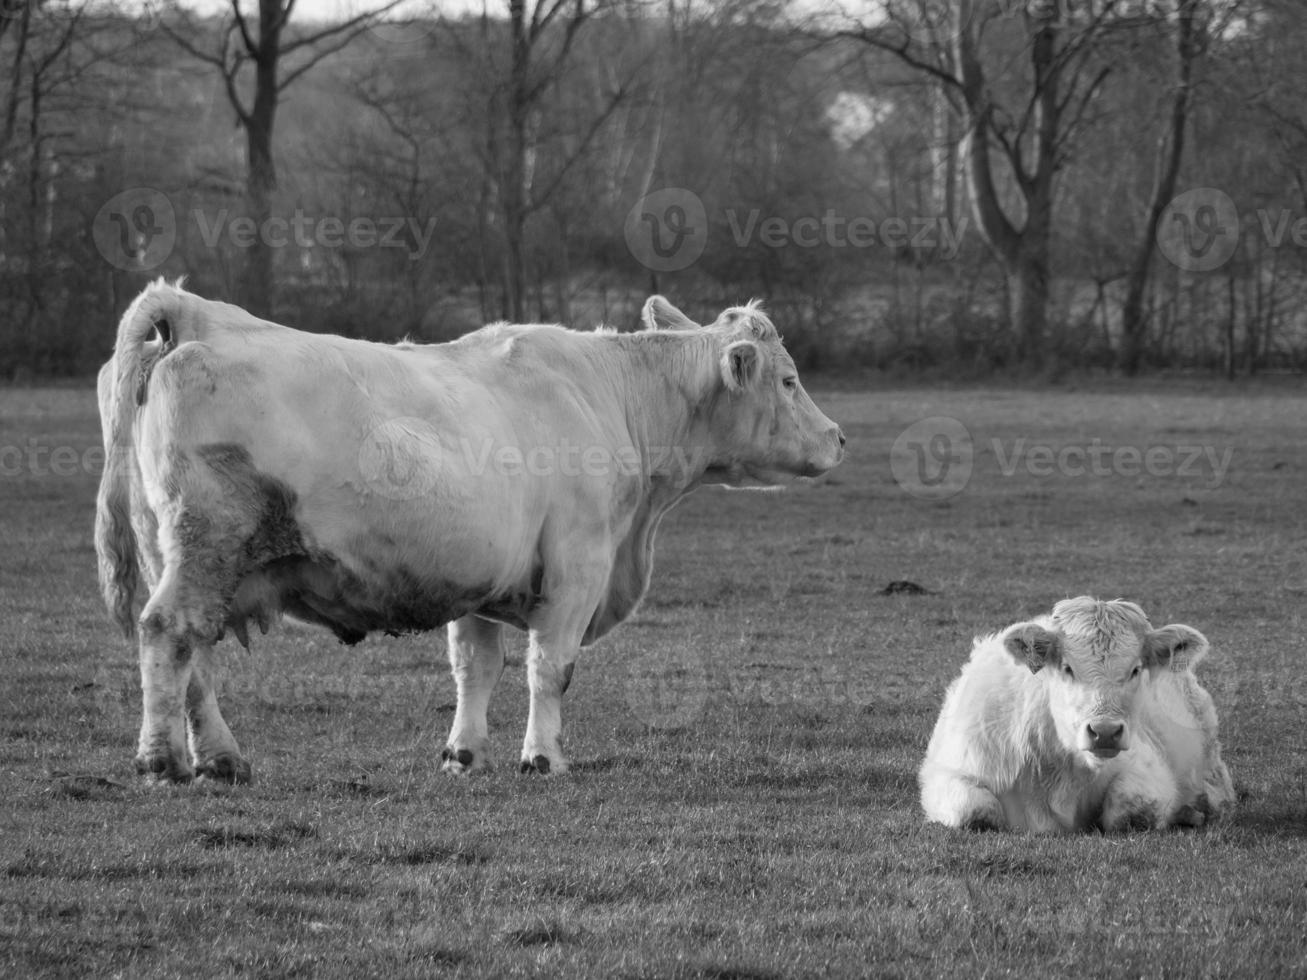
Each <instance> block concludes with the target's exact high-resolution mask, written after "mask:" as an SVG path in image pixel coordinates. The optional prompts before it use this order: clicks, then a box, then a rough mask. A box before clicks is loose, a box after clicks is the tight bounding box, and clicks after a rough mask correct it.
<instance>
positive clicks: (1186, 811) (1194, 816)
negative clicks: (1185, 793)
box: [1171, 806, 1207, 827]
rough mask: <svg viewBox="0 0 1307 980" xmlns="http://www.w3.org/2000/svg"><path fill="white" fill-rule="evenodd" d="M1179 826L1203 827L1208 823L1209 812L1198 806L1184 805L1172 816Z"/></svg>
mask: <svg viewBox="0 0 1307 980" xmlns="http://www.w3.org/2000/svg"><path fill="white" fill-rule="evenodd" d="M1171 823H1172V824H1174V825H1175V826H1177V827H1201V826H1202V825H1203V824H1205V823H1207V813H1206V812H1205V811H1204V810H1202V809H1201V808H1200V807H1197V806H1182V807H1180V809H1179V810H1177V811H1176V812H1175V816H1174V817H1172V818H1171Z"/></svg>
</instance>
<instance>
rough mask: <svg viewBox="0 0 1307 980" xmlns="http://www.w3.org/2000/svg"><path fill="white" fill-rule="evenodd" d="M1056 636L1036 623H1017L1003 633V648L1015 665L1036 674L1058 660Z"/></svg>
mask: <svg viewBox="0 0 1307 980" xmlns="http://www.w3.org/2000/svg"><path fill="white" fill-rule="evenodd" d="M1058 643H1059V640H1058V635H1057V634H1056V633H1054V632H1053V631H1052V630H1050V629H1048V628H1047V627H1046V626H1040V625H1039V624H1038V623H1017V624H1016V625H1015V626H1009V627H1008V628H1007V629H1006V630H1004V632H1003V646H1004V647H1006V648H1007V652H1008V653H1010V654H1011V655H1012V658H1013V659H1014V660H1016V661H1017V663H1020V664H1025V666H1027V667H1029V668H1030V672H1031V673H1032V674H1037V673H1039V672H1040V671H1041V670H1043V669H1044V668H1045V667H1047V666H1048V665H1049V664H1050V663H1053V662H1055V661H1056V660H1057V658H1058Z"/></svg>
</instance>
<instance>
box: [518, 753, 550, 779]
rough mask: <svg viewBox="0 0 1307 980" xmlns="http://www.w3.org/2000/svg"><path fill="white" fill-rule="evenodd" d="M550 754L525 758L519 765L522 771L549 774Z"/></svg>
mask: <svg viewBox="0 0 1307 980" xmlns="http://www.w3.org/2000/svg"><path fill="white" fill-rule="evenodd" d="M549 769H550V765H549V756H547V755H537V756H533V757H532V758H530V759H523V760H522V764H521V765H520V766H519V767H518V770H519V771H520V772H535V773H539V774H540V775H542V776H547V775H549Z"/></svg>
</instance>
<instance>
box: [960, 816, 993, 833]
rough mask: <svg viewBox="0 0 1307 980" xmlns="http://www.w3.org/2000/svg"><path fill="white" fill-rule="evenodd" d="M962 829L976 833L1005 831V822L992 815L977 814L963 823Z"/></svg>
mask: <svg viewBox="0 0 1307 980" xmlns="http://www.w3.org/2000/svg"><path fill="white" fill-rule="evenodd" d="M962 829H963V830H970V831H974V832H975V833H981V834H984V833H989V832H990V831H998V830H1002V829H1003V822H1002V821H1001V820H999V819H997V818H996V817H994V816H993V815H992V814H988V813H976V814H972V816H970V817H968V818H967V819H966V820H964V821H962Z"/></svg>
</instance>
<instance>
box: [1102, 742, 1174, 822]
mask: <svg viewBox="0 0 1307 980" xmlns="http://www.w3.org/2000/svg"><path fill="white" fill-rule="evenodd" d="M1135 754H1136V756H1137V758H1135V759H1132V760H1131V763H1132V764H1131V766H1130V767H1129V768H1126V769H1124V770H1123V771H1122V772H1121V774H1120V775H1118V776H1117V777H1116V778H1115V779H1113V780H1112V783H1111V785H1110V786H1108V789H1107V793H1106V795H1105V796H1104V797H1103V812H1102V815H1101V816H1100V817H1099V820H1098V825H1099V826H1100V827H1101V828H1102V829H1103V830H1104V831H1105V832H1106V833H1109V834H1112V833H1123V832H1127V831H1131V830H1154V829H1156V830H1161V829H1164V828H1166V827H1168V826H1170V824H1171V817H1172V814H1173V813H1174V812H1175V811H1176V810H1178V809H1179V807H1178V806H1177V796H1178V787H1177V786H1176V782H1175V777H1174V776H1173V775H1172V774H1171V771H1170V769H1169V768H1168V767H1167V766H1166V765H1165V763H1163V762H1162V761H1161V760H1160V759H1158V758H1155V757H1149V754H1148V753H1146V752H1145V751H1144V749H1143V747H1142V746H1141V747H1140V748H1139V749H1138V750H1137V751H1136V752H1135Z"/></svg>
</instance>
